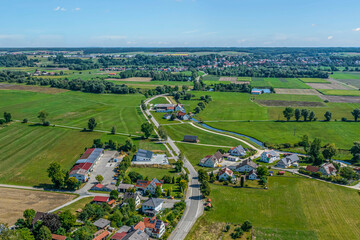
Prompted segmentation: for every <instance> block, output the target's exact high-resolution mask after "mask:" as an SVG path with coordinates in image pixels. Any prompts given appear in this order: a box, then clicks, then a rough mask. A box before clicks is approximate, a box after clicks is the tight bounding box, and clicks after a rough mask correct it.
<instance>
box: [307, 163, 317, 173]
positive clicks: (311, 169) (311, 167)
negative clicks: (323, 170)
mask: <svg viewBox="0 0 360 240" xmlns="http://www.w3.org/2000/svg"><path fill="white" fill-rule="evenodd" d="M305 170H306V171H309V172H313V173H315V172H319V170H320V168H319V167H316V166H311V165H307V166H306V168H305Z"/></svg>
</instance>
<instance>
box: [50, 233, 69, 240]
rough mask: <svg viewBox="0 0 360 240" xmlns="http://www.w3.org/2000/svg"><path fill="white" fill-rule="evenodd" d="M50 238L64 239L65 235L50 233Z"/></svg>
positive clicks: (53, 239) (54, 239)
mask: <svg viewBox="0 0 360 240" xmlns="http://www.w3.org/2000/svg"><path fill="white" fill-rule="evenodd" d="M51 238H52V240H65V239H66V236H63V235H58V234H51Z"/></svg>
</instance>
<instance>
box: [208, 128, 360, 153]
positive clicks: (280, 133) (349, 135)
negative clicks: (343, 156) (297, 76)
mask: <svg viewBox="0 0 360 240" xmlns="http://www.w3.org/2000/svg"><path fill="white" fill-rule="evenodd" d="M207 124H208V125H210V126H212V127H215V128H219V129H224V130H228V131H234V132H238V133H242V134H245V135H248V136H251V137H254V138H256V139H258V140H260V141H262V142H267V143H273V144H281V143H291V144H294V143H298V142H299V141H300V138H301V137H302V136H303V135H304V134H307V135H308V136H309V138H310V139H314V138H316V137H317V138H320V139H321V140H322V143H323V144H326V143H335V144H336V146H337V147H339V148H342V149H350V148H351V147H352V145H353V142H354V141H360V136H359V134H358V133H359V132H360V123H355V122H340V121H339V122H236V123H234V122H233V123H226V122H212V123H207ZM339 133H341V134H339Z"/></svg>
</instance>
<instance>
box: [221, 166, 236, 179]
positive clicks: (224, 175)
mask: <svg viewBox="0 0 360 240" xmlns="http://www.w3.org/2000/svg"><path fill="white" fill-rule="evenodd" d="M234 177H235V176H234V173H233V171H231V170H230V169H228V168H223V169H221V170H220V171H219V174H218V179H219V181H227V180H229V179H230V180H232V179H234Z"/></svg>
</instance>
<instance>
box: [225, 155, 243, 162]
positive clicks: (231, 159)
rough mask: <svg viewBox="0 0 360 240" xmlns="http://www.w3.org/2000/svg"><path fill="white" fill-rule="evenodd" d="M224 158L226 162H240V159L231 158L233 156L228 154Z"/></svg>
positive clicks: (236, 157)
mask: <svg viewBox="0 0 360 240" xmlns="http://www.w3.org/2000/svg"><path fill="white" fill-rule="evenodd" d="M224 157H226V160H228V161H233V162H237V161H239V160H240V158H239V157H238V156H233V155H229V154H226V155H224Z"/></svg>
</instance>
